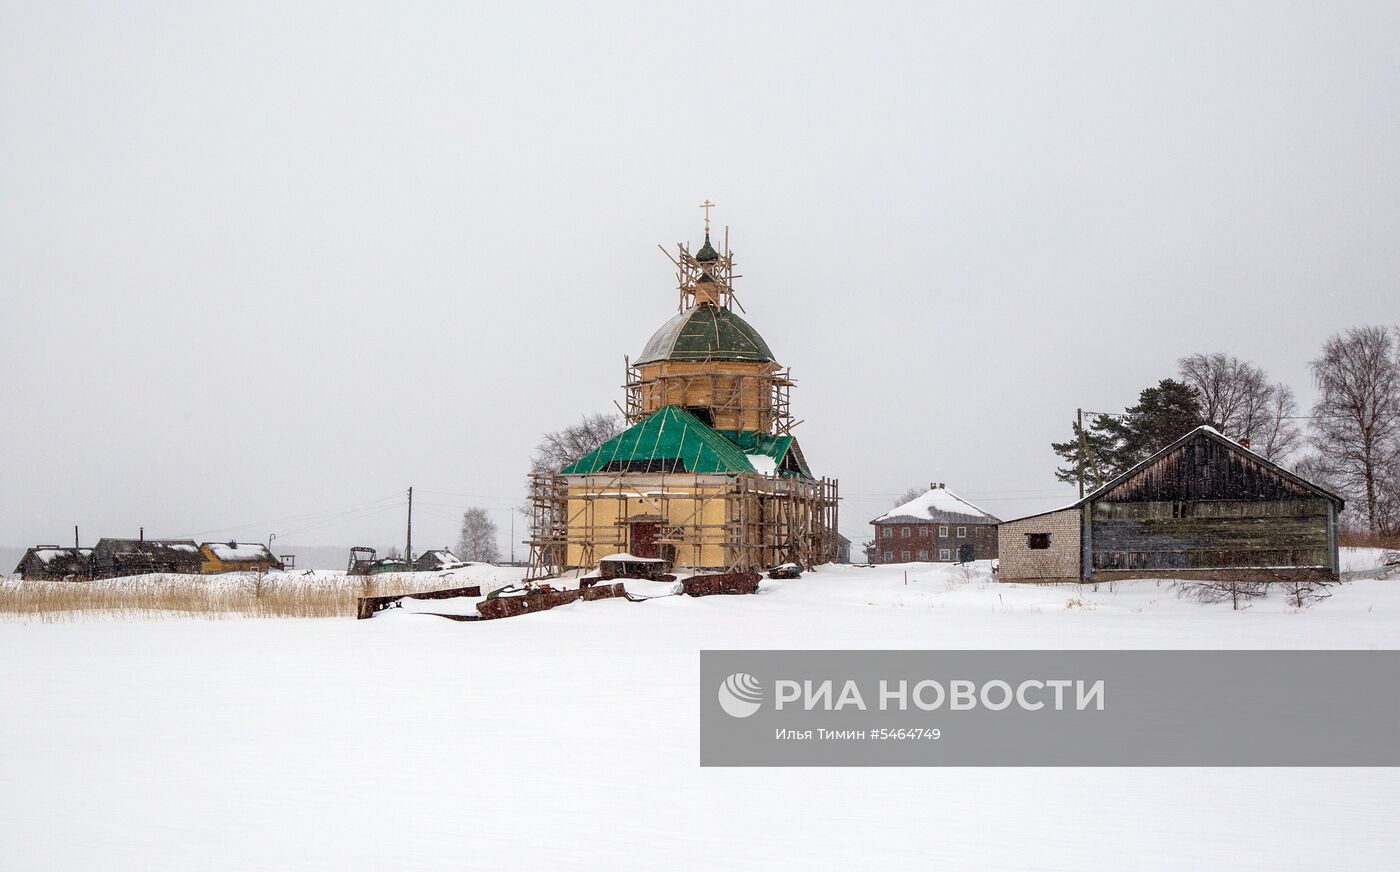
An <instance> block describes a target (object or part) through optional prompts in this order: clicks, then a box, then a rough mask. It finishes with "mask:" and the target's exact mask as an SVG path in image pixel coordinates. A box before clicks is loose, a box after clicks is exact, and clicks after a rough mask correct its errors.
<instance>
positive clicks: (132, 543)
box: [92, 535, 204, 578]
mask: <svg viewBox="0 0 1400 872" xmlns="http://www.w3.org/2000/svg"><path fill="white" fill-rule="evenodd" d="M203 562H204V555H203V554H202V553H201V552H200V550H199V546H198V545H196V544H195V542H194V540H193V539H147V538H145V536H144V535H142V536H141V538H139V539H98V540H97V545H95V546H94V547H93V549H92V577H93V578H120V577H122V576H127V575H145V574H147V573H152V572H165V573H189V574H197V573H198V572H199V571H200V568H201V566H202V565H203Z"/></svg>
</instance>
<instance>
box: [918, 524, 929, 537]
mask: <svg viewBox="0 0 1400 872" xmlns="http://www.w3.org/2000/svg"><path fill="white" fill-rule="evenodd" d="M919 538H920V539H927V538H928V527H920V528H919Z"/></svg>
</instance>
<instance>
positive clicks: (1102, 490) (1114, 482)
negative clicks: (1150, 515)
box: [1015, 424, 1346, 521]
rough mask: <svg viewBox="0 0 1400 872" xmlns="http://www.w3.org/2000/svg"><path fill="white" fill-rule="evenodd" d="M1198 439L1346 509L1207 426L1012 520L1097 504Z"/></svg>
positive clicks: (1337, 500)
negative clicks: (1072, 496)
mask: <svg viewBox="0 0 1400 872" xmlns="http://www.w3.org/2000/svg"><path fill="white" fill-rule="evenodd" d="M1201 438H1205V439H1209V440H1211V441H1212V442H1214V443H1216V444H1219V445H1221V446H1222V447H1224V448H1225V449H1226V450H1228V451H1231V452H1234V453H1236V454H1240V455H1243V456H1246V457H1248V459H1249V460H1250V461H1252V462H1254V463H1256V464H1258V465H1259V466H1261V467H1263V468H1264V469H1266V470H1267V471H1269V472H1271V473H1273V474H1274V475H1276V476H1278V477H1279V478H1281V479H1283V480H1284V481H1286V482H1288V483H1290V484H1292V485H1294V486H1296V487H1298V488H1301V489H1303V490H1306V491H1308V492H1309V493H1311V494H1313V495H1315V496H1318V497H1321V498H1323V499H1326V500H1330V501H1331V502H1332V503H1333V504H1335V505H1336V507H1337V511H1339V512H1340V511H1341V510H1342V509H1343V508H1344V507H1345V506H1346V501H1345V500H1343V499H1342V498H1341V497H1339V496H1337V495H1336V494H1334V493H1332V492H1331V491H1329V490H1327V489H1326V488H1323V487H1321V486H1319V485H1316V484H1314V483H1313V482H1310V481H1308V480H1307V479H1305V478H1303V477H1302V476H1300V475H1298V474H1297V473H1294V472H1290V471H1289V470H1287V469H1284V468H1283V467H1282V466H1279V465H1278V464H1277V463H1275V462H1273V461H1272V460H1269V459H1268V458H1267V457H1265V456H1264V455H1262V454H1259V453H1257V452H1255V451H1252V450H1250V449H1248V448H1246V447H1244V446H1243V445H1241V444H1240V443H1238V442H1236V441H1235V440H1233V439H1231V438H1229V437H1228V436H1225V435H1224V434H1222V433H1221V432H1220V431H1219V430H1216V429H1215V428H1214V427H1212V426H1210V425H1209V424H1202V425H1201V426H1199V427H1197V428H1195V429H1194V430H1191V431H1190V432H1188V433H1186V434H1185V435H1183V436H1182V437H1181V438H1179V439H1177V440H1176V441H1175V442H1173V443H1171V444H1170V445H1168V446H1166V447H1165V448H1163V449H1161V450H1160V451H1158V452H1157V453H1155V454H1153V455H1152V456H1151V457H1148V458H1146V459H1145V460H1142V461H1140V462H1138V463H1136V464H1134V465H1133V466H1131V467H1129V468H1128V469H1126V470H1124V471H1123V472H1121V473H1119V474H1118V475H1116V476H1114V477H1113V478H1112V479H1110V480H1108V481H1106V482H1104V483H1103V485H1101V486H1100V487H1098V488H1096V489H1095V490H1094V491H1092V492H1091V493H1088V494H1085V495H1084V496H1083V498H1081V499H1079V500H1077V501H1075V502H1073V503H1070V504H1069V505H1067V506H1060V507H1059V508H1057V509H1050V510H1049V511H1045V512H1036V513H1035V514H1033V515H1025V516H1024V517H1020V518H1016V519H1015V520H1017V521H1025V520H1029V519H1031V518H1039V517H1042V516H1044V515H1052V514H1055V513H1056V512H1063V511H1066V510H1068V509H1078V508H1082V507H1083V506H1085V505H1087V504H1089V503H1093V502H1097V501H1099V500H1101V499H1103V498H1104V497H1106V496H1108V495H1109V494H1110V493H1111V492H1113V491H1114V490H1116V489H1118V488H1119V487H1120V486H1122V485H1123V484H1125V483H1126V482H1129V481H1131V480H1132V479H1133V478H1135V477H1136V476H1137V475H1138V474H1139V473H1141V472H1142V471H1143V470H1145V469H1147V468H1148V467H1150V466H1151V465H1152V464H1154V463H1156V462H1157V461H1158V460H1160V459H1161V458H1163V457H1165V456H1166V455H1168V454H1171V453H1172V452H1173V451H1176V450H1177V449H1178V448H1181V447H1182V446H1183V445H1185V444H1186V443H1188V442H1191V441H1192V440H1195V439H1201Z"/></svg>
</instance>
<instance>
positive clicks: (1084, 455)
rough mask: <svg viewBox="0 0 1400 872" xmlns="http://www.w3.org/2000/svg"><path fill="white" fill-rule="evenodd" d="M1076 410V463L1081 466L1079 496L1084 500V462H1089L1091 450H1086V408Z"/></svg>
mask: <svg viewBox="0 0 1400 872" xmlns="http://www.w3.org/2000/svg"><path fill="white" fill-rule="evenodd" d="M1075 411H1076V412H1077V414H1078V419H1079V463H1078V464H1076V465H1077V466H1078V467H1079V498H1080V499H1081V500H1082V499H1084V464H1086V463H1088V462H1089V458H1088V454H1089V452H1088V451H1087V450H1086V445H1085V439H1084V410H1083V409H1076V410H1075Z"/></svg>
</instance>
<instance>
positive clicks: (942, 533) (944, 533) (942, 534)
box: [938, 526, 948, 539]
mask: <svg viewBox="0 0 1400 872" xmlns="http://www.w3.org/2000/svg"><path fill="white" fill-rule="evenodd" d="M938 538H940V539H947V538H948V528H947V527H944V526H939V528H938Z"/></svg>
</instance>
